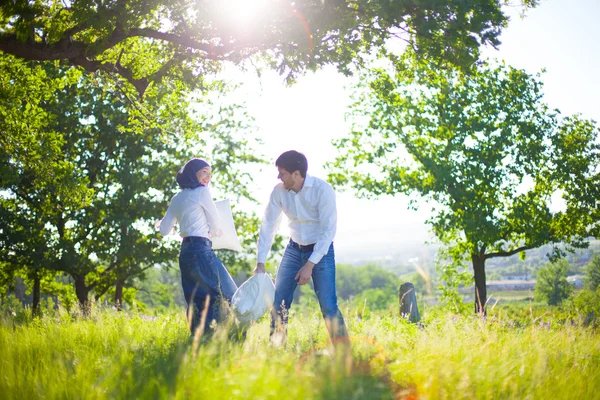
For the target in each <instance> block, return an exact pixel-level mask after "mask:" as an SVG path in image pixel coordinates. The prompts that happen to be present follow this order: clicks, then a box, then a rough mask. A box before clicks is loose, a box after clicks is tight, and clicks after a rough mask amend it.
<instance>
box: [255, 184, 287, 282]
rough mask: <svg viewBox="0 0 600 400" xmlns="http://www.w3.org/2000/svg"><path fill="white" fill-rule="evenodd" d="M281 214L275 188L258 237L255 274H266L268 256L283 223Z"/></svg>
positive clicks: (279, 201)
mask: <svg viewBox="0 0 600 400" xmlns="http://www.w3.org/2000/svg"><path fill="white" fill-rule="evenodd" d="M281 212H282V210H281V200H280V199H279V196H278V195H277V188H275V189H274V190H273V192H272V193H271V197H270V199H269V204H267V208H266V209H265V214H264V216H263V218H262V222H261V224H260V233H259V235H258V246H257V247H258V250H257V255H256V268H255V269H254V273H255V274H258V273H261V272H265V263H266V261H267V255H268V254H269V250H271V246H272V245H273V240H274V239H275V232H277V229H278V228H279V224H280V223H281Z"/></svg>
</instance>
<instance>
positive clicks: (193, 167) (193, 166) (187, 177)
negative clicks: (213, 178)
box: [177, 158, 210, 189]
mask: <svg viewBox="0 0 600 400" xmlns="http://www.w3.org/2000/svg"><path fill="white" fill-rule="evenodd" d="M204 167H210V165H209V164H208V163H207V162H206V161H204V160H203V159H201V158H192V159H191V160H190V161H188V162H187V163H185V165H184V166H183V168H181V169H180V170H179V172H177V183H178V184H179V187H180V188H182V189H195V188H197V187H198V186H204V185H203V184H201V183H200V182H198V177H197V176H196V172H198V171H200V170H201V169H202V168H204Z"/></svg>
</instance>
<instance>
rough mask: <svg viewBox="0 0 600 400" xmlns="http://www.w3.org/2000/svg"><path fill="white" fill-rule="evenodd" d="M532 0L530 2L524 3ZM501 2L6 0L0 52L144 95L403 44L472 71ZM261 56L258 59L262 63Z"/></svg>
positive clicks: (496, 25)
mask: <svg viewBox="0 0 600 400" xmlns="http://www.w3.org/2000/svg"><path fill="white" fill-rule="evenodd" d="M536 3H537V1H536V0H525V1H523V2H522V4H523V7H529V6H534V5H535V4H536ZM502 4H504V2H503V1H500V0H476V1H462V0H446V1H439V0H424V1H418V2H414V1H409V2H405V1H389V0H383V1H363V0H359V1H354V0H330V1H321V0H300V1H294V2H291V1H282V0H267V1H251V0H244V1H242V0H240V1H235V0H208V1H197V0H194V1H190V0H172V1H168V2H164V1H159V0H136V1H128V0H67V1H51V0H10V1H7V2H3V5H2V6H1V7H0V51H3V52H5V53H10V54H13V55H15V56H17V57H20V58H23V59H25V60H35V61H44V60H61V61H64V62H66V63H69V64H71V65H76V66H80V67H82V68H84V69H85V70H87V71H89V72H95V71H98V70H104V71H107V72H110V73H116V74H118V75H120V76H121V77H123V78H125V79H127V80H128V81H129V82H130V83H131V84H132V85H133V86H134V87H135V88H136V89H137V91H138V93H139V94H140V95H143V94H144V93H145V92H146V90H147V88H148V86H149V85H151V84H153V83H157V84H158V83H159V82H160V81H161V80H162V79H169V80H171V79H181V80H184V81H187V82H188V83H195V84H201V83H202V82H203V78H204V76H205V75H206V74H207V73H211V72H214V71H215V69H217V68H218V66H219V63H218V62H219V61H231V62H233V63H239V62H241V61H243V60H246V59H248V58H250V57H254V56H256V57H257V58H261V59H263V60H265V61H266V62H267V63H268V65H269V67H271V68H274V69H276V70H277V71H279V72H280V73H281V74H282V75H285V76H286V78H288V79H293V78H294V77H295V76H296V75H297V74H298V73H301V72H302V71H304V70H307V69H315V68H317V67H318V66H320V65H324V64H334V65H336V66H338V68H339V69H340V70H341V71H342V72H346V73H347V72H348V71H349V69H348V66H349V64H351V63H361V62H362V60H363V56H364V54H365V53H366V52H368V51H370V50H371V49H382V48H383V47H382V46H383V44H384V43H385V42H386V41H387V40H388V39H390V38H400V39H401V40H404V41H406V42H407V43H409V44H410V46H411V47H412V48H414V49H416V50H417V51H419V52H420V54H422V55H425V56H427V57H433V58H436V59H442V60H445V61H448V62H450V63H454V64H465V65H469V64H471V63H472V62H473V61H474V60H476V59H477V58H478V54H479V47H480V46H481V45H484V44H490V45H493V46H496V45H498V44H499V40H498V36H499V34H500V31H501V29H502V28H503V27H504V26H505V25H506V23H507V19H508V18H507V16H506V15H505V14H504V13H503V11H502V9H501V6H502ZM256 57H255V58H256Z"/></svg>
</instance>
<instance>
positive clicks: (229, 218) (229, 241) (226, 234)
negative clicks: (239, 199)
mask: <svg viewBox="0 0 600 400" xmlns="http://www.w3.org/2000/svg"><path fill="white" fill-rule="evenodd" d="M215 205H216V206H217V211H218V212H219V218H220V220H221V230H222V231H223V234H222V235H221V236H220V237H216V236H213V237H212V238H211V240H212V248H213V249H214V250H218V249H228V250H233V251H242V246H241V245H240V241H239V239H238V236H237V233H236V231H235V225H234V223H233V215H232V214H231V206H230V204H229V199H225V200H219V201H215Z"/></svg>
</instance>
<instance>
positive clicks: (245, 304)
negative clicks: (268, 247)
mask: <svg viewBox="0 0 600 400" xmlns="http://www.w3.org/2000/svg"><path fill="white" fill-rule="evenodd" d="M273 301H275V285H273V281H272V280H271V277H270V276H269V275H268V274H264V273H261V274H256V275H254V276H251V277H250V278H249V279H248V280H247V281H246V282H244V283H242V285H241V286H240V287H239V288H238V290H236V292H235V293H234V294H233V297H232V298H231V305H232V306H233V310H234V313H235V316H236V318H237V319H238V321H240V322H241V323H244V324H247V323H249V322H252V321H256V320H257V319H259V318H260V317H262V316H263V315H265V313H266V312H267V311H268V310H269V309H271V307H273Z"/></svg>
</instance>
